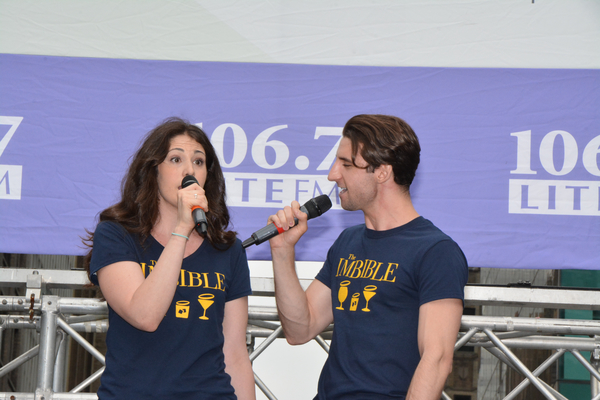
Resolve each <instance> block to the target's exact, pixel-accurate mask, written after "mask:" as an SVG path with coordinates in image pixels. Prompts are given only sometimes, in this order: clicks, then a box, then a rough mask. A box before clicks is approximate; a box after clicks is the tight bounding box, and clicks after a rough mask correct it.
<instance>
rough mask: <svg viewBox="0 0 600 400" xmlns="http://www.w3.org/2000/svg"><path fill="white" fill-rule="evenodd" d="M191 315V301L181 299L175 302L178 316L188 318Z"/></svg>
mask: <svg viewBox="0 0 600 400" xmlns="http://www.w3.org/2000/svg"><path fill="white" fill-rule="evenodd" d="M189 315H190V302H189V301H187V300H180V301H178V302H177V303H175V316H176V317H177V318H187V317H189Z"/></svg>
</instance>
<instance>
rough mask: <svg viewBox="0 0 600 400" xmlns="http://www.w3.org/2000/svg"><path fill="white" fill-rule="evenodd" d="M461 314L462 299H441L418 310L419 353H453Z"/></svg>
mask: <svg viewBox="0 0 600 400" xmlns="http://www.w3.org/2000/svg"><path fill="white" fill-rule="evenodd" d="M462 312H463V302H462V299H441V300H435V301H431V302H429V303H425V304H423V305H422V306H421V307H420V308H419V328H418V329H419V330H418V340H419V352H420V353H421V356H423V355H424V354H425V352H428V351H433V352H435V353H438V352H442V353H443V352H447V351H452V352H453V351H454V344H455V343H456V338H457V335H458V331H459V329H460V321H461V316H462Z"/></svg>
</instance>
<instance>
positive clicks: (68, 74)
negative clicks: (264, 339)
mask: <svg viewBox="0 0 600 400" xmlns="http://www.w3.org/2000/svg"><path fill="white" fill-rule="evenodd" d="M0 93H1V94H2V95H1V96H0V252H12V253H33V254H37V253H40V254H83V253H84V251H85V250H84V249H83V248H82V246H81V241H80V236H83V235H84V234H85V229H93V228H94V226H95V219H96V216H97V214H98V212H100V211H101V210H102V209H104V208H106V207H107V206H109V205H111V204H113V203H115V202H116V201H117V199H118V196H119V186H120V182H121V179H122V177H123V175H124V173H125V170H126V168H127V165H128V160H129V158H130V157H131V155H132V154H133V152H134V151H135V149H136V148H137V147H138V146H139V144H140V140H141V139H142V137H143V136H144V135H145V133H147V132H148V131H149V130H150V129H152V128H153V127H154V126H156V125H157V124H158V123H160V122H161V121H162V120H164V119H165V118H166V117H169V116H179V117H183V118H185V119H188V120H189V121H190V122H192V123H197V124H201V126H202V127H203V129H204V130H205V131H206V132H207V134H208V135H209V136H210V137H211V140H212V142H213V144H214V145H215V147H216V148H217V151H218V152H219V154H220V156H221V162H222V165H223V170H224V172H225V175H226V179H227V185H228V193H227V194H228V203H229V205H230V210H231V213H232V219H233V221H232V222H233V225H234V226H233V228H234V229H235V230H236V231H237V232H238V234H239V237H240V239H242V240H244V239H246V238H248V237H249V236H250V234H251V233H252V232H254V231H255V230H257V229H259V228H261V227H262V226H264V225H265V223H266V221H267V217H268V216H269V215H270V214H272V213H273V212H275V211H276V210H278V209H279V208H281V207H283V206H284V205H287V204H289V203H290V202H291V201H292V200H298V201H299V202H300V203H303V202H305V201H306V200H308V199H310V198H312V197H314V196H317V195H320V194H322V193H325V194H328V195H330V197H331V199H332V201H333V203H334V207H333V209H332V210H331V211H329V212H327V213H326V214H324V215H323V216H321V217H319V218H316V219H314V220H311V221H309V231H308V233H307V234H306V235H305V237H303V239H302V240H301V242H300V244H299V246H298V248H297V250H298V251H297V253H298V258H299V259H300V260H312V261H320V260H323V259H324V258H325V255H326V252H327V249H328V248H329V246H330V245H331V243H332V242H333V240H335V238H336V237H337V235H338V234H339V233H340V231H341V230H342V229H343V228H345V227H347V226H350V225H354V224H357V223H362V222H363V217H362V213H359V212H354V213H352V212H347V211H344V210H341V208H340V207H339V201H338V198H337V188H336V187H335V185H334V184H333V183H331V182H328V181H327V172H328V170H329V167H330V166H331V163H332V161H333V155H334V154H335V149H336V146H337V143H338V141H339V138H340V133H341V128H342V127H343V125H344V123H345V122H346V121H347V120H348V119H349V118H350V117H352V116H353V115H356V114H362V113H381V114H392V115H396V116H399V117H401V118H403V119H405V120H406V121H407V122H408V123H409V124H410V125H411V126H412V127H413V128H414V130H415V132H416V133H417V135H418V136H419V139H420V141H421V147H422V157H421V165H420V167H419V170H418V171H417V177H416V179H415V182H414V183H413V186H412V187H411V193H412V196H413V201H414V204H415V207H416V208H417V211H418V212H419V213H420V214H421V215H423V216H424V217H425V218H427V219H430V220H431V221H433V222H434V223H435V224H436V225H438V226H439V227H440V228H441V229H443V230H444V231H445V232H447V233H448V234H449V235H450V236H452V237H453V238H454V239H455V240H456V241H457V242H458V243H459V244H460V245H461V247H462V248H463V250H464V251H465V254H466V256H467V258H468V260H469V264H470V265H471V266H474V267H502V268H578V269H600V251H598V244H599V243H600V169H599V167H600V165H599V164H600V160H599V153H600V112H599V111H598V110H600V71H598V70H550V69H489V68H488V69H465V68H400V67H396V68H393V67H358V66H311V65H283V64H245V63H209V62H180V61H177V62H176V61H140V60H116V59H92V58H66V57H65V58H62V57H44V56H25V55H10V54H0ZM248 255H249V257H250V258H251V259H269V258H270V255H269V246H268V244H262V245H260V246H253V247H250V248H249V249H248Z"/></svg>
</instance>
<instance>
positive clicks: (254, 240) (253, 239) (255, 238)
mask: <svg viewBox="0 0 600 400" xmlns="http://www.w3.org/2000/svg"><path fill="white" fill-rule="evenodd" d="M300 211H302V212H303V213H304V214H308V219H310V214H309V213H308V211H307V210H306V207H304V206H302V207H300ZM296 225H298V218H296V217H294V226H296ZM280 233H283V229H281V228H278V227H276V226H275V224H273V223H270V224H269V225H267V226H265V227H263V228H261V229H259V230H257V231H256V232H254V233H253V234H252V236H250V237H249V238H248V239H246V240H244V242H243V243H242V247H243V248H246V247H248V246H252V245H253V244H256V245H259V244H261V243H263V242H266V241H267V240H269V239H271V238H273V237H275V236H277V235H279V234H280Z"/></svg>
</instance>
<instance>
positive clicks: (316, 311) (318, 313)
mask: <svg viewBox="0 0 600 400" xmlns="http://www.w3.org/2000/svg"><path fill="white" fill-rule="evenodd" d="M306 298H307V301H308V307H309V310H310V316H311V322H310V331H311V333H312V334H314V335H313V336H316V335H318V334H320V333H321V332H323V330H324V329H325V328H327V326H329V324H331V323H332V322H333V310H332V305H331V289H329V288H328V287H327V286H326V285H325V284H324V283H323V282H321V281H320V280H318V279H315V280H314V281H312V283H311V284H310V286H309V287H308V289H306Z"/></svg>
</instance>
